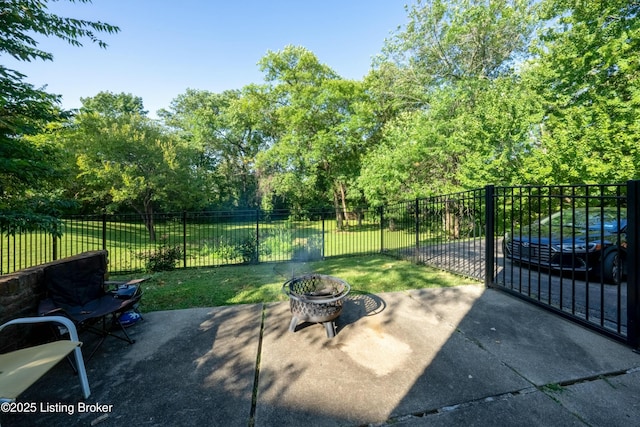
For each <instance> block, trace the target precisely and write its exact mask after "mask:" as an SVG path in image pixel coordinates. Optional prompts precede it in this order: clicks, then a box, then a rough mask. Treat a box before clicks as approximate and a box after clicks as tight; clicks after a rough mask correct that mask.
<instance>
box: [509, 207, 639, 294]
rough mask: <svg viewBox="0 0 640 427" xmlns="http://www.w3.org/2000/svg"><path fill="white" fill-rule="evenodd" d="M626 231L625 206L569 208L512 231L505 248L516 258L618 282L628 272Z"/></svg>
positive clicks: (554, 268) (609, 281)
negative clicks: (597, 275) (592, 273)
mask: <svg viewBox="0 0 640 427" xmlns="http://www.w3.org/2000/svg"><path fill="white" fill-rule="evenodd" d="M626 230H627V211H626V209H624V208H608V207H589V208H584V207H581V208H568V209H564V210H562V211H559V212H556V213H554V214H553V215H551V216H548V217H545V218H543V219H541V220H539V221H537V222H535V223H532V224H530V225H525V226H522V227H520V228H516V229H513V230H511V232H510V233H507V234H505V238H504V241H503V250H504V254H505V256H506V257H507V258H510V259H512V260H513V261H518V262H523V263H528V264H535V265H539V266H542V267H547V268H550V269H552V270H574V271H583V272H595V273H597V274H599V275H600V276H601V277H602V279H603V280H604V281H605V282H606V283H612V284H616V285H619V284H620V283H621V282H622V281H623V279H624V277H625V275H626V265H625V260H626V248H627V239H626Z"/></svg>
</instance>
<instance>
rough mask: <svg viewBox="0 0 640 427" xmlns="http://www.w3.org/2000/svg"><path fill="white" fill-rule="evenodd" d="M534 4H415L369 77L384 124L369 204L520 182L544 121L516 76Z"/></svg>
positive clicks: (363, 182) (372, 158)
mask: <svg viewBox="0 0 640 427" xmlns="http://www.w3.org/2000/svg"><path fill="white" fill-rule="evenodd" d="M533 3H534V2H532V1H525V0H500V1H491V2H488V1H479V0H454V1H442V0H425V1H418V2H416V3H415V4H414V5H413V6H412V7H411V8H409V9H408V12H409V22H408V24H407V25H406V26H405V27H404V28H402V29H401V30H400V31H399V32H398V33H397V34H396V35H395V37H393V38H392V39H390V40H389V41H388V43H387V44H386V45H385V48H384V50H383V53H382V55H381V56H380V57H379V58H378V60H377V62H376V67H375V68H374V70H373V71H372V73H371V74H370V75H369V76H368V77H367V83H368V84H369V87H370V88H371V89H370V91H371V93H372V95H373V98H374V100H375V101H376V107H374V108H375V110H376V111H377V112H378V116H379V117H382V118H383V120H384V123H385V124H384V127H383V129H382V133H381V135H382V138H381V141H380V143H379V144H377V145H376V146H375V148H373V149H372V150H370V151H369V152H368V154H367V156H366V158H365V160H364V161H363V163H364V164H365V165H366V166H365V168H364V169H363V171H362V174H361V176H360V178H359V180H358V183H359V186H360V187H361V188H362V190H363V191H364V192H365V194H366V195H367V198H368V199H369V200H370V202H372V203H375V204H380V203H385V202H388V201H396V200H398V199H406V198H408V197H422V196H428V195H432V194H434V193H442V192H444V191H447V192H449V191H459V190H462V189H465V188H468V187H472V186H473V187H475V186H477V185H479V184H484V183H487V182H493V183H496V184H499V183H511V182H513V181H514V179H515V177H516V176H518V169H519V168H520V165H521V159H522V156H528V155H529V152H530V151H531V147H532V146H533V145H535V139H534V134H535V128H536V120H540V117H538V116H536V111H537V108H539V106H538V104H537V100H536V97H535V96H532V94H531V93H530V92H531V91H530V90H529V88H528V86H527V85H525V84H524V83H523V82H522V81H521V80H520V79H519V78H518V77H517V75H516V72H515V71H516V67H515V65H516V63H517V62H518V61H519V60H521V58H524V55H525V54H526V51H527V48H528V46H529V41H530V40H531V39H532V36H533V30H534V29H535V23H536V20H535V13H534V4H533ZM394 77H395V78H394Z"/></svg>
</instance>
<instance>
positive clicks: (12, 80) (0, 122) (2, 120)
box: [0, 0, 119, 232]
mask: <svg viewBox="0 0 640 427" xmlns="http://www.w3.org/2000/svg"><path fill="white" fill-rule="evenodd" d="M78 1H79V2H83V3H88V2H90V1H89V0H78ZM49 3H50V2H49V1H47V0H12V1H4V2H2V4H0V55H8V56H11V57H13V58H14V59H17V60H18V61H34V60H44V61H50V60H52V59H53V54H52V53H50V52H45V51H43V50H41V49H39V48H38V38H39V37H56V38H59V39H61V40H64V41H66V42H68V43H70V44H72V45H74V46H82V41H83V40H89V41H92V42H95V43H97V44H98V45H100V46H101V47H106V44H105V43H104V42H103V41H102V40H100V39H99V38H98V37H97V36H96V34H97V33H116V32H118V31H119V29H118V28H117V27H115V26H112V25H109V24H105V23H103V22H99V21H96V22H94V21H86V20H80V19H74V18H67V17H62V16H58V15H56V14H53V13H50V12H49V11H48V4H49ZM25 78H26V75H25V74H23V73H21V72H20V71H18V70H15V69H12V68H9V67H7V66H5V65H0V223H1V224H0V225H1V226H2V227H3V229H5V230H6V229H9V230H11V231H12V232H15V231H20V230H22V229H26V228H34V227H35V228H39V227H42V226H44V227H46V228H49V229H51V230H52V231H54V232H55V231H56V230H55V229H52V227H55V221H52V218H51V217H50V216H48V215H46V213H47V212H48V210H47V209H43V208H42V207H39V208H36V207H35V206H42V203H35V199H37V198H40V199H42V198H41V197H38V195H40V194H41V192H42V190H43V189H46V188H48V187H49V186H50V184H51V183H52V182H53V181H54V178H55V177H56V176H58V175H59V174H58V171H57V170H56V167H55V164H54V163H53V162H52V159H53V156H54V153H53V152H54V151H55V147H53V146H50V145H47V142H46V140H42V139H41V140H39V141H34V140H29V139H27V138H25V136H28V135H34V134H37V133H41V132H46V126H47V124H48V123H49V122H51V121H55V120H61V119H63V118H64V117H62V116H63V114H62V112H61V111H60V109H59V107H58V103H59V96H57V95H54V94H50V93H47V92H46V91H44V90H42V89H38V88H35V87H34V86H33V85H31V84H29V83H27V82H26V81H25ZM43 213H44V215H42V214H43Z"/></svg>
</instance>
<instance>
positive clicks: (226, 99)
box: [160, 89, 264, 208]
mask: <svg viewBox="0 0 640 427" xmlns="http://www.w3.org/2000/svg"><path fill="white" fill-rule="evenodd" d="M246 90H247V89H243V90H232V91H231V90H230V91H225V92H223V93H220V94H216V93H212V92H208V91H204V90H194V89H189V90H187V92H186V93H184V94H181V95H179V96H178V97H177V98H176V99H174V100H173V101H172V102H171V107H170V108H169V110H163V111H161V112H160V116H161V117H162V118H163V120H164V123H165V124H166V125H167V126H169V127H170V128H172V129H176V130H177V131H178V134H179V136H180V138H181V139H182V140H183V141H184V142H185V143H186V144H188V145H189V146H190V147H191V148H192V150H193V151H194V152H195V153H197V157H195V158H194V159H193V167H194V168H197V169H198V170H199V171H201V174H202V175H203V176H206V177H207V181H208V187H209V194H210V197H209V200H210V203H211V204H212V205H213V206H217V207H223V206H225V207H241V208H247V207H255V206H256V204H257V199H256V192H257V185H258V184H257V177H256V174H255V157H256V155H257V153H258V151H259V150H260V149H261V147H262V146H263V145H264V134H263V132H262V131H261V130H260V127H261V126H260V122H261V121H262V120H263V117H262V116H261V115H260V114H259V111H257V110H256V109H255V108H253V107H252V105H251V103H249V102H247V101H246V99H245V94H244V92H246Z"/></svg>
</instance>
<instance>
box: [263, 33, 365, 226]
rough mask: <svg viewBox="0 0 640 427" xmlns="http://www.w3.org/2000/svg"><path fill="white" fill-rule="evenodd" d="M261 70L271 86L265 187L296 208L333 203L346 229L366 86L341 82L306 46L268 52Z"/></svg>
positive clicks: (361, 143) (362, 141)
mask: <svg viewBox="0 0 640 427" xmlns="http://www.w3.org/2000/svg"><path fill="white" fill-rule="evenodd" d="M259 65H260V67H261V70H262V71H263V72H265V74H266V80H267V82H268V83H269V84H270V86H269V88H268V90H267V91H266V96H268V98H269V100H270V102H269V103H267V107H268V110H267V111H265V113H264V115H265V117H267V118H268V120H269V121H270V124H269V131H270V132H271V134H270V138H271V140H272V144H271V146H270V147H269V148H268V150H266V151H263V152H261V153H260V155H259V156H258V169H259V171H260V173H261V179H262V183H263V188H265V187H266V186H267V185H268V189H267V191H269V192H270V193H272V194H274V195H277V196H280V197H285V198H286V199H287V200H288V201H289V202H290V203H291V205H293V206H295V207H298V208H303V207H304V208H310V207H318V206H323V205H325V204H326V203H327V202H329V203H333V205H334V207H335V210H336V215H337V219H338V226H339V227H340V226H342V220H343V218H344V214H345V213H346V210H347V203H348V198H349V192H350V187H352V183H353V182H354V181H355V179H356V177H357V176H358V174H359V171H360V159H361V155H362V154H363V153H364V145H365V143H366V140H365V139H364V138H363V135H364V134H365V133H366V129H363V123H362V122H361V121H360V116H359V115H358V114H357V112H358V105H359V104H361V103H363V102H365V99H366V94H365V92H364V90H363V86H362V84H361V83H360V82H355V81H351V80H344V79H341V78H340V77H339V76H338V75H337V74H336V73H335V72H334V71H333V70H331V69H330V68H329V67H328V66H326V65H324V64H321V63H320V62H319V61H318V59H317V58H316V56H315V55H314V54H313V53H312V52H310V51H308V50H307V49H304V48H302V47H295V46H287V47H285V48H284V50H282V51H280V52H268V53H267V55H265V57H263V58H262V60H261V61H260V62H259ZM265 184H266V185H265ZM353 190H354V191H355V187H354V188H353Z"/></svg>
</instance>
